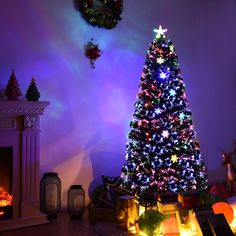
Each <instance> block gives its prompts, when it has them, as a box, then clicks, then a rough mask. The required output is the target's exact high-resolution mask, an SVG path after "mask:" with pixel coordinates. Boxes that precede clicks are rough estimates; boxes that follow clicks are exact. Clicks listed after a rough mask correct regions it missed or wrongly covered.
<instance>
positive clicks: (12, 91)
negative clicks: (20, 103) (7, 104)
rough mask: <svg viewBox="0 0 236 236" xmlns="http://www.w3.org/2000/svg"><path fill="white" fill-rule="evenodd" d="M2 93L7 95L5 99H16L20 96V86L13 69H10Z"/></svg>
mask: <svg viewBox="0 0 236 236" xmlns="http://www.w3.org/2000/svg"><path fill="white" fill-rule="evenodd" d="M4 95H6V96H7V100H17V98H18V97H19V96H21V91H20V87H19V84H18V81H17V79H16V76H15V73H14V70H12V73H11V76H10V79H9V80H8V83H7V86H6V89H5V93H4Z"/></svg>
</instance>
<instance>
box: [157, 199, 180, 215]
mask: <svg viewBox="0 0 236 236" xmlns="http://www.w3.org/2000/svg"><path fill="white" fill-rule="evenodd" d="M157 207H158V210H159V211H160V212H161V213H162V214H175V213H176V211H178V210H179V209H180V208H181V203H180V202H168V203H162V202H159V201H158V202H157Z"/></svg>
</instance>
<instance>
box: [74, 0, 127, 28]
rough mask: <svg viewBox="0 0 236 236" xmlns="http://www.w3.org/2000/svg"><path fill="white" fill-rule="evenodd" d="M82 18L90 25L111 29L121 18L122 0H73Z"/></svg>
mask: <svg viewBox="0 0 236 236" xmlns="http://www.w3.org/2000/svg"><path fill="white" fill-rule="evenodd" d="M75 1H76V2H75V3H76V7H77V8H78V10H79V11H80V12H81V15H82V16H83V18H84V19H85V20H86V21H87V22H88V23H89V24H91V25H92V26H97V27H99V28H106V29H112V28H114V27H115V26H116V25H117V23H118V21H120V20H121V13H122V11H123V0H75Z"/></svg>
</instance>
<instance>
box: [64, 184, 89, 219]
mask: <svg viewBox="0 0 236 236" xmlns="http://www.w3.org/2000/svg"><path fill="white" fill-rule="evenodd" d="M84 209H85V192H84V189H83V188H82V185H71V186H70V189H69V190H68V193H67V211H68V213H69V215H70V217H71V219H78V218H81V217H82V215H83V213H84Z"/></svg>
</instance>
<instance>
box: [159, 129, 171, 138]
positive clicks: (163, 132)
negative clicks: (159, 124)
mask: <svg viewBox="0 0 236 236" xmlns="http://www.w3.org/2000/svg"><path fill="white" fill-rule="evenodd" d="M161 135H162V137H163V138H168V137H169V135H170V133H169V132H168V130H163V131H162V133H161Z"/></svg>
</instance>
